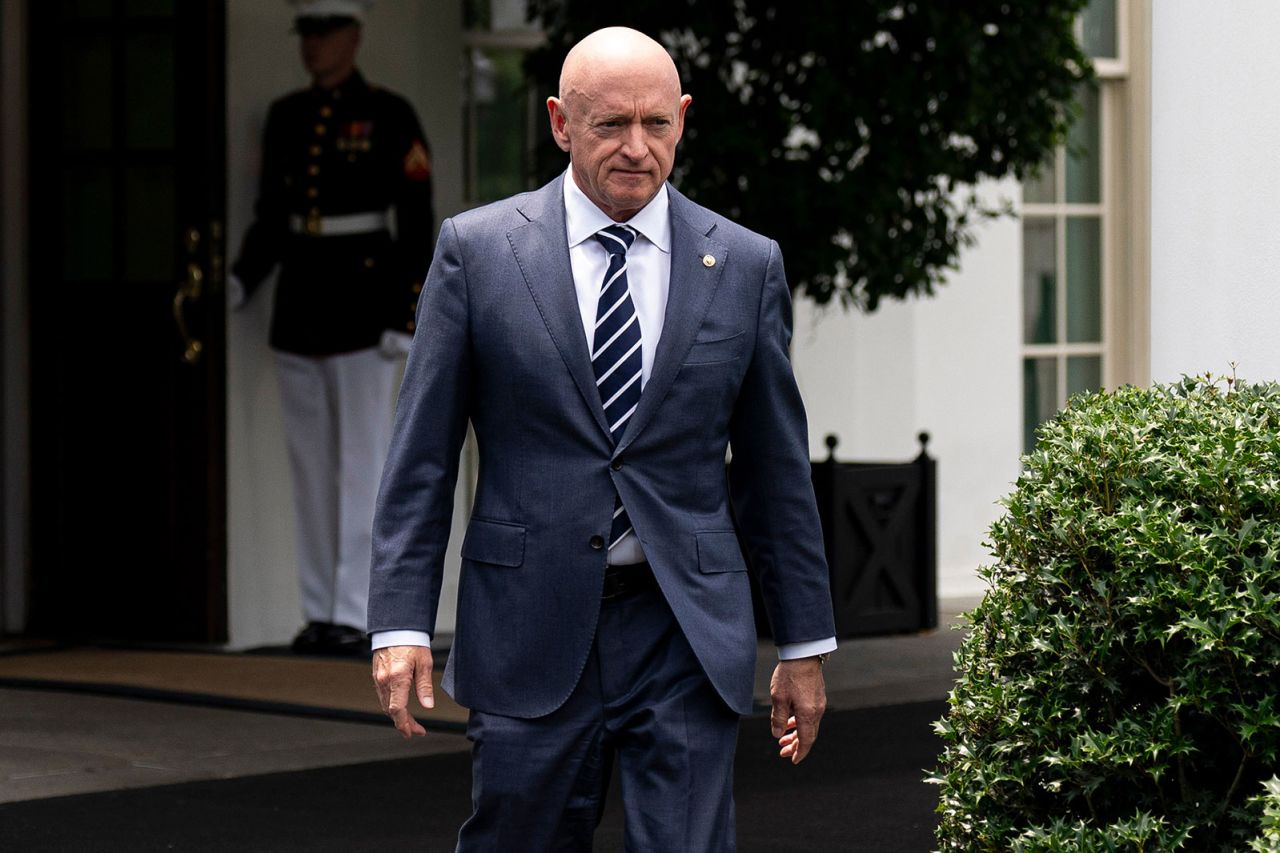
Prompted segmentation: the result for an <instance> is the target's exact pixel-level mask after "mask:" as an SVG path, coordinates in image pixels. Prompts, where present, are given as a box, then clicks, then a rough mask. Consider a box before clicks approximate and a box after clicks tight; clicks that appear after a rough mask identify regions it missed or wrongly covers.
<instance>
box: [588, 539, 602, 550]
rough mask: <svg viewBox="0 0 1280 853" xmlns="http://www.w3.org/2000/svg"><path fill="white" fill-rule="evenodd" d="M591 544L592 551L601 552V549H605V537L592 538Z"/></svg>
mask: <svg viewBox="0 0 1280 853" xmlns="http://www.w3.org/2000/svg"><path fill="white" fill-rule="evenodd" d="M589 544H590V545H591V549H592V550H593V551H599V550H600V549H601V548H603V547H604V537H603V536H592V537H591V542H590V543H589Z"/></svg>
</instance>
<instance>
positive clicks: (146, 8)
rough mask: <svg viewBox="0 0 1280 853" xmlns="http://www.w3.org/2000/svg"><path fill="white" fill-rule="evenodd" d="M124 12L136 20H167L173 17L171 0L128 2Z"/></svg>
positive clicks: (134, 0) (135, 0)
mask: <svg viewBox="0 0 1280 853" xmlns="http://www.w3.org/2000/svg"><path fill="white" fill-rule="evenodd" d="M124 12H125V14H126V15H133V16H134V17H138V18H151V17H164V18H168V17H172V15H173V0H128V2H126V3H125V4H124Z"/></svg>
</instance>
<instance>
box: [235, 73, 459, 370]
mask: <svg viewBox="0 0 1280 853" xmlns="http://www.w3.org/2000/svg"><path fill="white" fill-rule="evenodd" d="M392 210H393V211H394V216H393V217H389V223H388V224H393V225H394V234H395V236H394V237H393V236H392V231H391V230H389V229H387V228H377V230H373V231H365V232H364V233H357V234H343V235H331V234H324V233H323V230H324V223H325V222H326V221H332V217H344V216H350V215H353V214H378V213H388V212H390V211H392ZM255 214H256V215H255V219H254V222H253V224H252V225H251V226H250V228H249V231H248V233H247V234H246V235H245V239H244V245H243V246H242V248H241V251H240V257H239V259H238V260H237V261H236V262H235V264H233V265H232V268H231V269H232V272H233V273H235V275H236V276H237V277H238V278H239V279H240V281H241V283H242V284H243V285H244V287H245V293H246V296H251V295H252V294H253V292H254V290H255V289H257V287H258V285H259V284H261V283H262V280H263V279H264V278H266V276H267V275H268V274H269V273H270V272H271V270H272V268H273V267H274V266H275V265H276V264H277V263H279V264H280V280H279V285H278V287H277V289H276V300H275V309H274V312H273V314H272V321H271V340H270V342H271V346H272V347H273V348H275V349H278V350H283V351H285V352H291V353H297V354H300V355H311V356H324V355H335V354H338V353H344V352H351V351H353V350H358V349H363V348H366V347H371V346H376V345H377V343H378V340H379V338H381V336H382V332H383V331H384V330H387V329H391V330H397V331H404V332H412V331H413V318H414V314H415V312H416V309H417V298H418V292H419V291H420V290H421V287H422V281H423V279H424V278H425V277H426V274H427V267H428V265H429V264H430V261H431V251H432V238H433V235H434V227H435V222H434V214H433V211H432V206H431V155H430V151H429V149H428V147H427V141H426V137H425V136H424V135H423V133H422V128H421V126H420V125H419V124H418V119H417V117H416V116H415V115H414V112H413V108H412V107H411V106H409V103H408V102H407V101H406V100H405V99H404V98H402V97H400V96H399V95H396V94H393V93H392V92H388V91H387V90H385V89H380V88H378V87H377V86H373V85H370V84H369V83H367V82H365V80H364V78H363V77H362V76H361V75H360V73H359V72H356V73H355V74H353V75H352V76H351V77H350V78H348V79H347V80H346V81H345V82H344V83H342V84H341V85H340V86H338V87H336V88H334V89H332V90H325V89H321V88H319V87H312V88H310V89H305V90H302V91H299V92H294V93H293V94H290V95H287V96H285V97H283V98H281V99H280V100H278V101H276V102H274V103H273V104H272V105H271V109H270V112H269V113H268V115H267V125H266V132H265V138H264V141H263V157H262V184H261V189H260V191H259V195H258V202H257V206H256V208H255ZM365 219H366V220H367V219H368V217H365ZM390 220H393V222H392V221H390Z"/></svg>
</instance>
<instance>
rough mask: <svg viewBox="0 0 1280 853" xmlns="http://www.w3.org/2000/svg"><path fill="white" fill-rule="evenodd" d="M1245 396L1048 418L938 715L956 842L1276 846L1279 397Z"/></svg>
mask: <svg viewBox="0 0 1280 853" xmlns="http://www.w3.org/2000/svg"><path fill="white" fill-rule="evenodd" d="M1231 386H1232V383H1228V382H1226V381H1225V380H1224V381H1221V382H1213V381H1210V380H1209V379H1208V378H1207V377H1206V378H1203V379H1186V380H1184V381H1182V382H1181V383H1178V384H1176V385H1172V386H1159V387H1155V388H1152V389H1137V388H1123V389H1121V390H1119V391H1117V392H1115V393H1113V394H1098V395H1094V396H1090V397H1082V398H1076V399H1074V400H1073V401H1072V402H1071V404H1070V405H1069V406H1068V408H1067V409H1066V410H1064V411H1063V412H1061V413H1060V414H1059V415H1058V416H1057V417H1056V418H1055V419H1054V420H1052V421H1050V422H1049V423H1047V424H1045V425H1044V426H1042V427H1041V429H1040V433H1039V442H1038V444H1037V449H1036V450H1035V452H1034V453H1032V454H1030V455H1029V456H1028V457H1026V460H1025V463H1026V467H1025V469H1024V472H1023V474H1022V476H1021V477H1019V479H1018V482H1017V486H1016V488H1015V490H1014V492H1013V494H1012V495H1011V496H1010V497H1009V498H1008V499H1006V501H1005V507H1006V508H1007V512H1006V514H1005V515H1004V516H1003V517H1002V518H1001V519H999V520H998V521H997V522H996V523H995V524H994V525H993V526H992V528H991V537H990V538H991V545H992V548H993V553H994V556H995V559H996V562H995V564H994V565H993V566H990V567H988V568H986V569H984V570H983V574H984V577H985V578H986V579H987V581H988V583H989V584H990V591H989V592H988V593H987V595H986V597H985V598H984V599H983V601H982V603H981V604H980V605H979V606H978V608H977V609H976V610H974V611H973V612H972V613H971V614H970V615H969V621H970V626H971V629H972V631H971V633H970V635H969V636H968V637H967V638H966V640H965V641H964V643H963V644H962V646H961V648H960V650H959V651H958V652H957V655H956V668H957V671H958V680H957V682H956V686H955V689H954V690H953V691H952V694H951V697H950V708H949V712H948V716H947V718H946V719H945V720H943V721H941V722H940V723H939V724H938V730H939V732H940V734H941V736H942V738H943V740H944V741H945V743H946V747H945V751H944V753H943V757H942V761H941V767H940V769H939V770H938V771H937V772H936V774H935V776H934V778H933V781H935V782H937V783H939V784H940V786H941V794H942V796H941V804H940V806H939V812H940V813H941V815H942V818H941V823H940V828H939V830H938V840H939V842H940V846H941V849H942V850H944V851H948V850H955V851H962V850H963V851H997V850H999V851H1007V850H1014V851H1049V850H1072V851H1113V850H1114V851H1121V850H1123V851H1139V850H1147V851H1168V850H1188V851H1198V853H1199V852H1200V851H1240V850H1246V849H1256V850H1277V846H1276V845H1277V842H1280V782H1277V781H1275V780H1274V779H1272V777H1273V775H1274V774H1275V773H1276V772H1277V768H1278V767H1280V677H1278V676H1280V385H1278V384H1275V383H1270V384H1260V385H1246V384H1244V383H1234V387H1231ZM1269 779H1272V781H1269V782H1268V781H1266V780H1269ZM1264 785H1265V787H1264Z"/></svg>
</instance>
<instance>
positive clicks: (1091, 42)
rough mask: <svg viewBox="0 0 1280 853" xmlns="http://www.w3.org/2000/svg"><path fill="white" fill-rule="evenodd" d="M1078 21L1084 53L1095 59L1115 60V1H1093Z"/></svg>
mask: <svg viewBox="0 0 1280 853" xmlns="http://www.w3.org/2000/svg"><path fill="white" fill-rule="evenodd" d="M1080 19H1081V21H1080V22H1081V29H1082V34H1081V35H1082V38H1081V46H1082V47H1083V48H1084V52H1085V53H1087V54H1088V55H1089V56H1092V57H1094V58H1095V59H1115V58H1116V57H1117V53H1116V0H1093V2H1091V3H1090V4H1089V6H1088V8H1086V9H1085V10H1084V14H1082V15H1081V16H1080Z"/></svg>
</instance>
